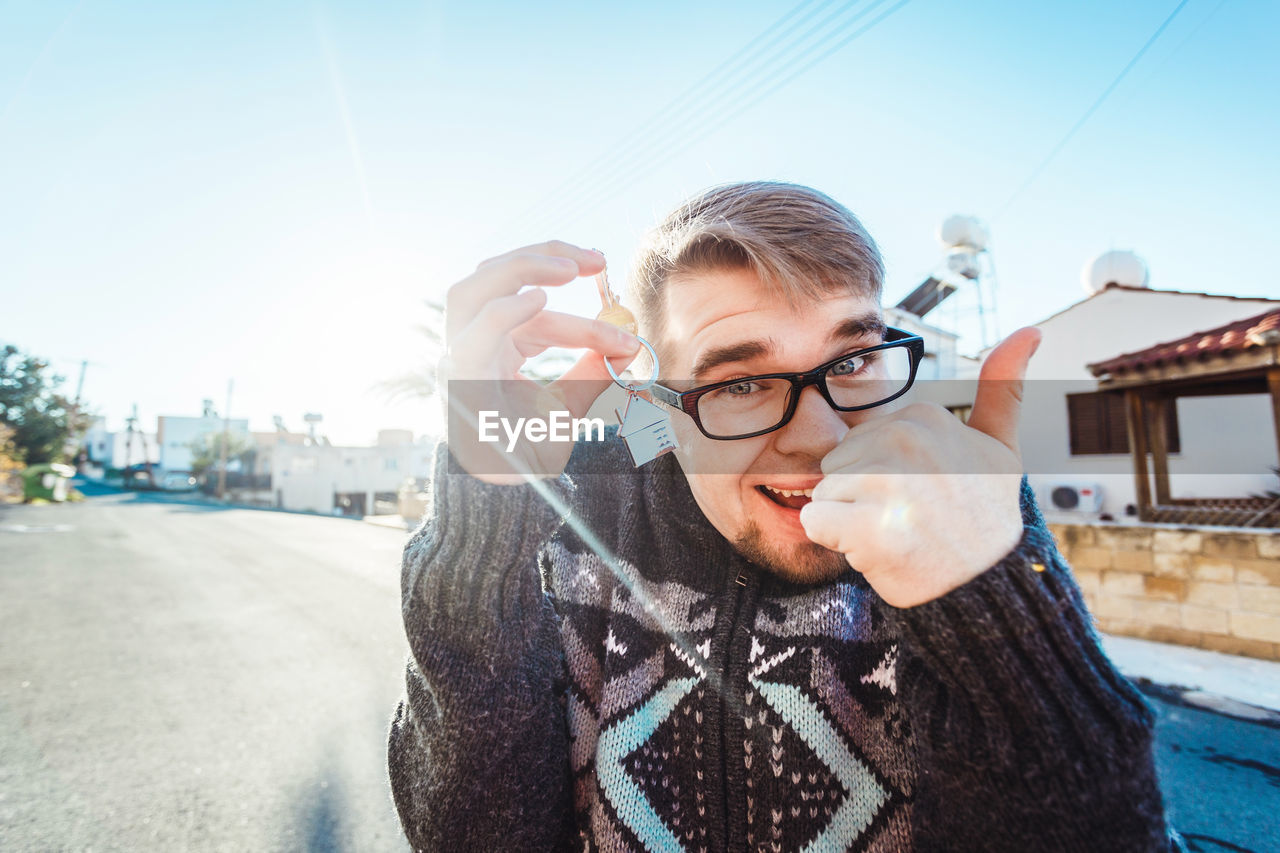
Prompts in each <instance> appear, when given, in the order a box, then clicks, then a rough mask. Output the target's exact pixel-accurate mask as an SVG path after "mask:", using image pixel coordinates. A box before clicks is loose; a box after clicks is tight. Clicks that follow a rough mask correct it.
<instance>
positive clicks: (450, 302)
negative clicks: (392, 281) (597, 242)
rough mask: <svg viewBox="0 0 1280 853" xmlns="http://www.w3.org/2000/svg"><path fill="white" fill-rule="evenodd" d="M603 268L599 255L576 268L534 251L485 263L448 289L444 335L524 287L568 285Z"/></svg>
mask: <svg viewBox="0 0 1280 853" xmlns="http://www.w3.org/2000/svg"><path fill="white" fill-rule="evenodd" d="M577 251H584V250H577ZM603 265H604V258H603V257H602V256H599V255H596V256H595V259H594V261H586V262H584V264H583V265H579V264H578V262H577V261H576V260H574V258H572V257H565V256H563V255H554V254H541V253H538V252H533V251H524V252H513V253H510V254H507V255H503V256H501V257H498V258H494V259H492V260H490V261H486V262H485V263H484V264H483V265H481V266H480V267H479V268H478V269H477V270H476V271H475V272H474V273H473V274H472V275H470V276H468V277H467V278H464V279H463V280H462V281H460V282H458V283H457V284H455V285H454V286H453V287H451V288H449V293H448V294H447V295H446V297H445V334H446V335H447V336H450V337H452V336H453V335H454V334H456V333H457V332H458V331H460V330H461V329H463V328H465V327H466V326H467V324H469V323H470V322H471V320H472V319H474V317H475V315H476V314H478V313H479V312H480V311H481V310H482V309H483V308H484V306H485V304H486V303H488V302H490V301H492V300H494V299H500V298H502V297H504V296H510V295H511V294H514V293H518V292H519V291H520V289H521V288H522V287H526V286H533V287H556V286H559V285H562V284H567V283H569V282H571V281H573V280H575V279H577V278H578V277H579V276H582V275H588V274H590V272H589V271H590V270H592V269H595V268H596V267H603ZM596 271H597V272H598V271H599V270H598V269H596Z"/></svg>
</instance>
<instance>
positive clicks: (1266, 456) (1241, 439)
mask: <svg viewBox="0 0 1280 853" xmlns="http://www.w3.org/2000/svg"><path fill="white" fill-rule="evenodd" d="M1277 306H1280V300H1275V299H1265V298H1246V297H1236V296H1221V295H1216V294H1210V293H1194V292H1184V291H1174V290H1153V289H1150V288H1148V287H1140V286H1131V285H1124V284H1115V283H1111V284H1107V285H1106V286H1105V287H1103V288H1102V289H1101V290H1099V291H1097V292H1096V293H1094V294H1092V295H1091V296H1089V297H1087V298H1086V299H1083V300H1082V301H1080V302H1077V303H1076V304H1074V305H1072V306H1070V307H1068V308H1065V309H1063V310H1062V311H1059V312H1058V313H1056V314H1053V315H1051V316H1049V317H1047V318H1045V319H1044V320H1041V321H1040V322H1039V323H1037V324H1036V326H1038V327H1039V328H1040V330H1041V332H1042V333H1043V335H1044V338H1043V341H1042V343H1041V344H1040V348H1039V349H1038V350H1037V351H1036V354H1035V357H1034V358H1032V360H1031V364H1030V366H1029V367H1028V369H1027V379H1028V381H1027V383H1026V389H1025V397H1024V405H1023V420H1022V425H1021V430H1020V433H1019V442H1020V446H1021V450H1022V455H1023V464H1024V467H1025V470H1026V471H1027V474H1028V478H1029V480H1030V482H1031V485H1032V486H1033V487H1034V488H1035V489H1036V492H1037V496H1038V497H1039V499H1040V501H1041V504H1042V505H1043V506H1044V507H1045V509H1046V512H1049V513H1050V514H1051V515H1052V511H1053V510H1054V509H1055V507H1054V502H1053V491H1054V489H1055V488H1057V487H1060V486H1068V487H1071V488H1074V489H1076V490H1077V491H1078V490H1079V489H1081V488H1091V489H1092V488H1093V487H1096V492H1095V494H1096V495H1097V496H1098V499H1097V500H1095V501H1086V502H1083V503H1082V504H1081V505H1080V506H1079V508H1078V509H1077V510H1075V511H1077V512H1078V511H1086V512H1092V513H1094V514H1098V513H1105V514H1108V515H1110V516H1113V517H1115V518H1123V517H1125V516H1126V509H1127V508H1129V507H1130V506H1134V505H1136V499H1137V495H1136V491H1135V485H1134V477H1133V462H1132V459H1131V458H1130V455H1129V443H1128V435H1127V433H1126V432H1125V430H1124V427H1123V424H1124V411H1123V399H1122V398H1121V397H1119V396H1117V395H1112V394H1105V393H1102V392H1099V389H1098V381H1097V379H1096V378H1095V377H1094V375H1093V374H1092V373H1091V372H1090V370H1089V367H1088V365H1090V364H1094V363H1098V362H1104V361H1107V360H1108V359H1112V358H1115V357H1116V356H1117V355H1119V354H1121V353H1132V352H1135V351H1138V350H1143V349H1146V348H1148V347H1151V346H1154V345H1156V344H1160V343H1164V342H1167V341H1172V340H1177V339H1180V338H1184V337H1186V336H1187V335H1189V334H1192V333H1194V332H1197V331H1200V330H1205V329H1209V328H1212V327H1215V326H1220V325H1223V324H1226V323H1231V322H1233V321H1236V320H1241V319H1243V318H1246V317H1250V316H1253V315H1257V314H1259V313H1261V312H1264V311H1266V310H1268V309H1270V308H1274V307H1277ZM1268 405H1269V404H1268V402H1267V401H1266V399H1265V398H1263V397H1260V396H1257V395H1251V396H1234V395H1233V396H1216V397H1198V398H1187V399H1180V400H1178V401H1177V404H1176V406H1173V407H1171V408H1170V415H1169V417H1170V419H1171V422H1170V424H1169V434H1170V436H1171V441H1172V442H1173V443H1172V445H1171V447H1170V451H1171V453H1170V457H1169V465H1170V469H1171V471H1172V472H1174V473H1175V474H1176V473H1179V472H1182V471H1185V472H1188V476H1187V477H1183V478H1182V479H1181V481H1180V482H1179V483H1178V486H1179V488H1180V490H1181V494H1183V495H1185V496H1187V497H1197V496H1216V495H1222V494H1240V493H1242V490H1243V493H1248V490H1249V489H1250V488H1253V487H1256V488H1257V489H1259V490H1261V489H1265V488H1267V487H1268V486H1269V485H1270V483H1271V481H1272V480H1274V477H1273V476H1272V475H1271V474H1270V473H1269V471H1268V467H1269V466H1272V465H1275V464H1277V461H1276V447H1275V442H1274V441H1273V440H1272V438H1271V436H1270V435H1269V434H1267V433H1265V432H1262V433H1260V434H1259V433H1258V432H1257V431H1250V430H1249V429H1247V428H1244V427H1241V426H1240V425H1242V424H1251V423H1252V424H1256V423H1260V422H1266V421H1267V419H1269V418H1270V410H1269V408H1268ZM1183 446H1185V447H1187V448H1194V452H1195V454H1196V458H1194V459H1192V458H1190V457H1189V456H1184V455H1183V453H1182V450H1181V448H1182V447H1183ZM1189 452H1190V451H1189ZM1244 465H1249V466H1251V467H1249V468H1248V469H1247V470H1253V471H1256V472H1257V473H1256V474H1255V475H1245V474H1243V473H1242V472H1243V471H1244V470H1246V469H1245V468H1243V467H1242V466H1244ZM1192 470H1194V471H1196V472H1199V473H1198V474H1196V475H1195V476H1194V477H1192V476H1191V475H1190V473H1189V472H1191V471H1192ZM1250 484H1253V485H1252V486H1251V485H1250Z"/></svg>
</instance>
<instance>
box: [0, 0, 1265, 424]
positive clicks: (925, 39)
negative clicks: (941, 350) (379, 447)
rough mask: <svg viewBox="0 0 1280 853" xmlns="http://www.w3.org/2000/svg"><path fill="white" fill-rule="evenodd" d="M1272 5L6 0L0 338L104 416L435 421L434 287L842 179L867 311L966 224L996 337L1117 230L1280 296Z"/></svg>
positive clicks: (1180, 265) (907, 282)
mask: <svg viewBox="0 0 1280 853" xmlns="http://www.w3.org/2000/svg"><path fill="white" fill-rule="evenodd" d="M1175 10H1177V14H1176V15H1174V17H1173V19H1172V20H1171V21H1168V23H1167V24H1166V25H1165V27H1164V29H1163V30H1162V31H1161V32H1160V35H1159V38H1158V39H1157V40H1156V41H1155V42H1154V43H1153V44H1151V45H1150V47H1149V49H1148V50H1147V51H1146V52H1145V53H1144V54H1143V55H1142V56H1141V58H1140V59H1139V60H1138V61H1137V62H1136V64H1134V65H1133V66H1132V68H1131V69H1130V70H1129V72H1128V73H1127V74H1126V75H1125V76H1124V78H1123V79H1122V80H1121V81H1120V82H1119V84H1118V85H1116V86H1115V87H1114V89H1113V90H1112V91H1110V93H1109V94H1108V95H1107V97H1106V98H1105V99H1104V100H1102V102H1101V103H1100V104H1098V105H1097V106H1096V109H1094V110H1093V112H1092V113H1089V111H1090V109H1091V108H1092V107H1094V105H1095V104H1097V102H1098V100H1099V98H1100V96H1102V95H1103V93H1104V92H1106V91H1107V90H1108V88H1109V87H1110V86H1111V85H1112V84H1113V82H1114V81H1115V80H1116V78H1117V75H1119V74H1120V73H1121V72H1122V70H1123V69H1125V68H1126V66H1127V65H1128V64H1129V63H1130V62H1131V61H1132V60H1133V59H1134V57H1135V55H1136V54H1138V53H1139V51H1140V49H1141V48H1143V46H1144V45H1145V44H1146V43H1147V42H1148V40H1149V39H1151V37H1152V35H1153V34H1154V33H1156V31H1157V29H1158V28H1159V27H1161V25H1162V24H1163V23H1165V22H1166V20H1167V19H1168V18H1169V17H1170V15H1171V13H1174V12H1175ZM881 16H884V17H881ZM1276 32H1280V4H1277V3H1274V2H1271V0H1185V2H1181V3H1179V2H1177V0H1159V2H1156V0H1135V1H1134V2H1129V3H1104V2H1072V3H1065V2H1063V3H1025V2H1018V0H967V2H963V3H958V2H943V0H907V2H905V3H902V2H899V0H807V1H806V2H804V3H800V4H797V3H792V2H776V3H767V2H759V3H755V2H735V3H732V4H730V3H700V4H686V3H676V2H665V0H654V2H648V3H645V4H599V3H585V2H581V3H554V2H552V3H544V4H526V3H493V2H467V3H429V2H427V3H423V2H418V3H395V2H388V3H379V4H367V3H339V2H328V3H320V2H314V3H307V2H278V3H271V4H260V3H249V2H218V3H213V2H204V3H171V2H163V0H155V2H116V3H111V2H103V1H102V0H22V2H19V0H8V2H4V0H0V341H4V342H9V343H13V344H15V345H17V346H18V347H20V348H22V349H23V350H25V351H28V352H31V353H33V354H36V355H39V356H42V357H45V358H48V359H49V360H50V361H51V362H52V364H53V367H54V369H55V370H57V371H58V372H60V373H62V374H63V375H65V376H66V377H67V387H68V389H69V390H74V388H75V385H76V381H77V379H78V378H79V376H80V371H81V364H82V362H84V361H87V362H88V366H87V368H85V370H84V386H83V389H84V390H83V395H84V400H85V401H86V404H87V405H89V406H90V407H91V408H92V409H93V410H94V411H95V412H96V413H98V414H101V415H103V416H105V417H106V418H107V424H108V426H109V427H110V428H113V429H115V428H122V427H123V425H124V418H125V417H126V416H127V415H128V413H129V411H130V410H131V409H132V407H133V406H135V405H136V406H137V409H138V414H139V417H140V420H141V424H142V425H143V426H144V427H146V428H149V429H154V424H155V417H156V416H157V415H198V414H199V413H200V409H201V401H202V400H204V399H206V398H208V399H212V400H214V402H215V406H216V407H217V408H218V410H219V411H220V412H221V411H223V410H224V409H225V407H226V402H227V399H228V384H229V383H232V388H231V394H230V414H231V416H232V417H235V418H248V419H249V421H250V426H251V428H252V429H255V430H268V429H271V428H272V417H273V416H274V415H280V416H281V417H282V418H283V420H284V423H285V424H286V425H287V426H288V427H289V428H291V429H295V430H302V429H304V424H303V422H302V416H303V414H304V413H306V412H318V413H321V414H322V415H323V416H324V423H323V424H322V426H321V431H322V432H325V433H326V434H328V435H329V437H330V438H331V439H332V440H333V441H334V442H335V443H341V444H367V443H372V441H373V440H374V437H375V435H376V432H377V430H378V429H380V428H407V429H412V430H414V431H415V432H416V433H422V432H423V431H424V430H428V429H430V428H431V425H432V424H434V423H435V417H434V414H435V412H434V407H433V406H432V405H431V404H428V403H425V402H406V401H399V402H396V401H391V400H389V399H388V398H387V395H386V393H385V392H384V391H383V390H381V388H382V385H383V383H385V382H386V381H387V380H390V379H392V378H394V377H396V376H399V375H402V374H405V373H411V372H414V371H425V370H428V369H429V365H430V360H431V357H432V356H431V350H430V347H429V344H428V342H427V339H426V337H425V336H424V335H423V334H422V332H421V330H420V328H419V327H420V326H421V325H422V324H424V323H430V322H431V318H432V316H433V315H432V313H431V312H430V310H429V309H428V308H427V307H426V302H427V301H429V300H432V299H439V298H440V297H441V296H442V295H443V293H444V291H445V290H446V289H447V287H448V286H449V285H450V284H452V283H453V282H455V281H457V280H459V279H460V278H462V277H464V276H466V275H467V274H469V273H470V272H471V271H472V270H473V269H474V267H475V265H476V264H477V263H478V262H479V261H481V260H483V259H485V258H487V257H490V256H492V255H495V254H499V253H501V252H504V251H507V250H509V249H512V248H515V247H517V246H521V245H525V244H529V243H534V242H539V241H542V240H546V239H550V238H558V239H564V240H568V241H570V242H575V243H578V244H580V245H585V246H592V247H596V248H599V249H600V250H602V251H603V252H605V254H606V256H607V257H608V258H609V259H610V264H611V271H612V276H613V278H614V279H615V281H616V282H617V283H618V284H621V282H622V279H624V278H625V271H626V269H627V267H628V266H629V262H630V259H631V257H632V253H633V252H634V250H635V248H636V246H637V244H638V243H639V241H640V240H641V239H642V237H643V235H644V233H645V231H646V230H647V229H648V228H649V227H651V226H652V225H653V224H654V222H655V221H656V220H657V219H659V218H660V217H661V216H662V215H663V214H665V213H666V212H667V211H669V210H670V209H671V208H673V207H674V206H676V205H677V204H678V203H680V202H681V201H682V200H683V199H685V198H686V197H688V196H689V195H691V194H692V193H694V192H696V191H698V190H700V189H703V188H705V187H707V186H710V185H713V184H718V183H723V182H727V181H737V180H750V179H777V180H787V181H795V182H799V183H803V184H808V185H811V186H814V187H816V188H818V189H820V190H822V191H824V192H826V193H828V194H830V195H832V196H834V197H835V198H837V199H838V200H840V201H841V202H843V203H844V204H846V205H847V206H848V207H850V208H851V209H852V210H853V211H854V212H855V213H856V214H857V215H858V216H859V217H860V218H861V219H862V220H863V222H864V223H865V224H866V226H867V227H868V229H869V230H870V232H871V234H872V235H873V237H875V239H876V240H877V241H878V243H879V245H880V247H881V250H882V252H883V254H884V257H885V263H886V267H887V279H886V285H885V302H886V304H893V303H895V302H897V301H898V299H900V298H901V297H902V296H904V295H905V294H906V293H908V292H909V291H910V290H911V289H912V288H914V287H915V285H916V284H918V283H919V282H920V281H921V280H922V279H923V278H924V277H925V276H926V275H927V274H928V273H929V272H930V271H932V270H934V269H937V268H939V265H940V264H941V263H942V261H943V250H942V248H941V246H940V245H939V243H938V241H937V229H938V225H939V223H940V222H941V221H942V220H943V219H944V218H946V217H947V216H949V215H951V214H955V213H963V214H971V215H975V216H978V217H979V218H981V219H983V220H984V221H985V222H986V223H987V224H988V227H989V228H990V231H991V234H992V239H991V246H990V250H991V259H992V261H993V262H994V266H995V269H996V272H997V273H998V278H997V280H996V284H995V286H994V292H993V294H992V295H991V296H989V297H988V300H987V304H988V308H989V309H991V310H992V311H994V314H995V316H996V318H997V323H996V325H997V327H998V328H999V329H1000V330H1001V331H1003V332H1008V331H1011V330H1012V329H1014V328H1017V327H1018V326H1021V325H1026V324H1029V323H1034V322H1036V321H1037V320H1040V319H1042V318H1044V317H1046V316H1048V315H1049V314H1052V313H1054V312H1056V311H1058V310H1060V309H1062V308H1064V307H1066V306H1068V305H1070V304H1072V303H1074V302H1077V301H1079V300H1080V299H1082V298H1084V295H1085V294H1084V291H1083V290H1082V288H1081V283H1080V272H1081V269H1082V267H1083V266H1084V265H1085V264H1086V263H1087V262H1088V261H1089V260H1090V259H1091V258H1092V257H1094V256H1096V255H1097V254H1099V253H1101V252H1103V251H1107V250H1109V249H1132V250H1134V251H1136V252H1137V253H1138V254H1140V255H1141V256H1142V257H1143V258H1144V259H1145V260H1146V261H1147V263H1148V265H1149V268H1150V276H1151V285H1152V286H1153V287H1157V288H1162V289H1180V290H1192V291H1206V292H1210V293H1228V294H1237V295H1247V296H1271V297H1280V284H1278V283H1277V280H1276V278H1275V276H1274V275H1273V274H1272V273H1270V270H1272V269H1273V268H1274V254H1275V246H1276V233H1277V225H1278V224H1280V216H1278V215H1277V213H1276V200H1277V198H1278V197H1280V165H1277V159H1278V158H1277V157H1276V156H1275V146H1276V139H1278V138H1280V109H1278V108H1277V105H1276V100H1275V92H1277V91H1280V55H1278V54H1277V52H1276V51H1275V50H1274V34H1275V33H1276ZM744 49H745V52H744ZM1086 114H1088V119H1087V121H1085V122H1084V123H1083V124H1082V125H1080V126H1079V127H1078V129H1077V130H1076V131H1075V132H1074V133H1071V131H1072V128H1073V127H1074V126H1076V125H1077V124H1078V123H1079V122H1080V120H1081V118H1082V117H1084V116H1085V115H1086ZM1064 142H1065V144H1064ZM1055 151H1056V153H1054V152H1055ZM1051 155H1052V156H1051ZM1046 158H1048V159H1046ZM563 291H564V292H562V293H557V294H556V295H555V296H554V298H553V300H552V307H555V308H558V309H560V310H569V311H574V312H575V313H580V314H584V315H593V314H594V313H595V311H596V310H597V308H598V304H597V303H596V300H595V296H594V288H593V286H592V285H591V283H590V282H589V281H586V280H582V281H578V282H576V283H574V284H571V285H568V286H566V287H565V288H564V289H563ZM956 302H957V305H958V306H960V307H957V308H955V309H954V312H955V313H954V314H953V315H952V318H953V322H956V323H964V322H965V319H964V314H963V313H962V312H963V311H964V310H965V309H964V303H962V302H961V301H960V299H959V298H957V300H956ZM936 317H937V321H938V323H939V324H940V325H946V321H947V314H946V311H943V310H942V309H940V313H939V314H937V315H936ZM930 319H931V320H932V319H935V315H931V316H930Z"/></svg>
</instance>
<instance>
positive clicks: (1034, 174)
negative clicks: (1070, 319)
mask: <svg viewBox="0 0 1280 853" xmlns="http://www.w3.org/2000/svg"><path fill="white" fill-rule="evenodd" d="M1189 2H1190V0H1182V2H1180V3H1179V4H1178V5H1177V6H1176V7H1174V10H1173V11H1172V12H1170V13H1169V17H1167V18H1165V19H1164V22H1163V23H1161V24H1160V26H1158V27H1156V31H1155V32H1154V33H1152V34H1151V37H1150V38H1149V39H1147V41H1146V44H1144V45H1143V46H1142V47H1140V48H1138V52H1137V53H1135V54H1134V55H1133V58H1132V59H1130V60H1129V62H1128V64H1126V65H1125V67H1124V68H1122V69H1120V73H1119V74H1117V75H1116V76H1115V79H1113V80H1112V81H1111V82H1110V83H1109V84H1108V85H1107V88H1105V89H1103V90H1102V94H1101V95H1099V96H1098V99H1097V100H1095V101H1094V102H1093V103H1092V104H1091V105H1090V106H1089V108H1088V109H1087V110H1085V111H1084V114H1083V115H1082V116H1080V118H1079V119H1078V120H1077V121H1076V123H1075V124H1073V125H1072V126H1071V129H1070V130H1068V131H1067V132H1066V134H1065V135H1063V137H1062V138H1061V139H1060V140H1058V144H1057V145H1055V146H1053V148H1052V149H1051V150H1050V151H1049V154H1048V156H1046V157H1045V158H1044V159H1043V160H1041V161H1040V165H1038V166H1036V167H1035V168H1034V169H1033V170H1032V171H1031V174H1030V175H1028V176H1027V179H1026V180H1025V181H1023V182H1022V183H1021V184H1020V185H1019V186H1018V188H1017V189H1016V190H1014V191H1013V195H1011V196H1009V198H1008V199H1007V200H1006V201H1005V203H1004V204H1002V205H1001V206H1000V208H999V210H997V211H996V213H995V215H994V216H992V217H991V219H992V220H993V221H994V220H995V219H998V218H999V217H1000V216H1002V215H1003V214H1004V213H1005V211H1007V210H1008V209H1009V207H1010V206H1011V205H1012V204H1013V203H1014V201H1016V200H1017V198H1018V196H1020V195H1022V193H1023V192H1024V191H1025V190H1026V189H1027V187H1029V186H1031V184H1033V183H1034V182H1035V180H1036V179H1037V178H1039V177H1040V173H1041V172H1043V171H1044V170H1045V168H1046V167H1048V165H1049V164H1050V163H1052V162H1053V160H1054V158H1055V157H1057V156H1058V154H1060V153H1061V152H1062V149H1063V148H1066V147H1067V143H1068V142H1070V141H1071V138H1072V137H1073V136H1075V135H1076V132H1077V131H1079V130H1080V128H1082V127H1084V125H1085V122H1087V121H1088V120H1089V119H1090V118H1091V117H1092V116H1093V114H1094V113H1096V112H1097V111H1098V108H1099V107H1101V106H1102V104H1103V103H1104V102H1105V101H1106V100H1107V98H1109V97H1110V96H1111V93H1112V92H1114V91H1115V90H1116V87H1117V86H1119V85H1120V83H1121V82H1122V81H1123V80H1124V78H1125V77H1127V76H1128V75H1129V72H1130V71H1132V70H1133V67H1134V66H1135V65H1137V64H1138V62H1139V61H1140V60H1141V59H1142V57H1143V56H1144V55H1146V52H1147V51H1148V50H1149V49H1150V48H1151V46H1152V45H1153V44H1155V43H1156V41H1157V40H1158V39H1159V38H1160V36H1161V34H1163V33H1164V31H1165V29H1166V28H1167V27H1168V26H1169V24H1171V23H1173V19H1174V18H1176V17H1178V13H1179V12H1181V11H1182V9H1183V7H1184V6H1186V5H1187V3H1189Z"/></svg>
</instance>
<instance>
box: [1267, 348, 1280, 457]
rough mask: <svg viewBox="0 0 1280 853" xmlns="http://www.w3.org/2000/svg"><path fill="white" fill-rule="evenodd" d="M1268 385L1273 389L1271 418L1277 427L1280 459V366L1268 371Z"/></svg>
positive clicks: (1277, 449) (1279, 455) (1277, 447)
mask: <svg viewBox="0 0 1280 853" xmlns="http://www.w3.org/2000/svg"><path fill="white" fill-rule="evenodd" d="M1267 387H1268V388H1269V389H1270V391H1271V420H1272V422H1273V423H1274V424H1275V427H1276V456H1277V458H1278V459H1280V367H1273V368H1271V369H1270V370H1268V371H1267Z"/></svg>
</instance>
